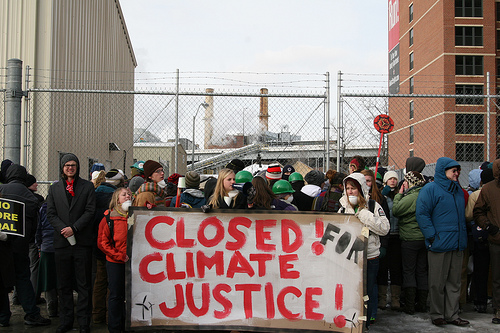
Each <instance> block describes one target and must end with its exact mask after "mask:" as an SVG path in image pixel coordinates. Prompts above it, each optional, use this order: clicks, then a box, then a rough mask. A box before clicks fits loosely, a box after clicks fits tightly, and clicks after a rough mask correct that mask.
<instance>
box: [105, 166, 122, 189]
mask: <svg viewBox="0 0 500 333" xmlns="http://www.w3.org/2000/svg"><path fill="white" fill-rule="evenodd" d="M122 180H123V175H122V174H121V173H120V171H118V169H111V170H109V171H108V173H107V174H106V183H109V184H112V185H115V186H116V185H118V184H120V181H122Z"/></svg>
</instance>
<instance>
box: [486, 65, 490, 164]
mask: <svg viewBox="0 0 500 333" xmlns="http://www.w3.org/2000/svg"><path fill="white" fill-rule="evenodd" d="M490 102H491V97H490V72H487V73H486V161H489V160H490V116H491V112H490Z"/></svg>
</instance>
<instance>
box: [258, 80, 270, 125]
mask: <svg viewBox="0 0 500 333" xmlns="http://www.w3.org/2000/svg"><path fill="white" fill-rule="evenodd" d="M260 94H261V95H267V88H261V89H260ZM268 118H269V110H268V106H267V97H264V96H263V97H261V98H260V114H259V123H260V130H261V131H263V132H267V131H268V130H269V126H268Z"/></svg>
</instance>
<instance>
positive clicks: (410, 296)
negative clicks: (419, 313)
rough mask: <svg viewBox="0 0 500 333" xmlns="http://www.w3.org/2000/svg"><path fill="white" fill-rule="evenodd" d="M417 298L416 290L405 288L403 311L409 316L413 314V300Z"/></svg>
mask: <svg viewBox="0 0 500 333" xmlns="http://www.w3.org/2000/svg"><path fill="white" fill-rule="evenodd" d="M416 297H417V288H415V287H409V288H405V306H404V308H403V311H404V312H405V313H407V314H409V315H412V314H415V298H416Z"/></svg>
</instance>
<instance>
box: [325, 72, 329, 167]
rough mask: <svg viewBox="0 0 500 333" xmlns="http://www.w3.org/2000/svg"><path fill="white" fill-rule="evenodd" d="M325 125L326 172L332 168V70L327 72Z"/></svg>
mask: <svg viewBox="0 0 500 333" xmlns="http://www.w3.org/2000/svg"><path fill="white" fill-rule="evenodd" d="M325 113H326V119H325V123H326V124H325V127H326V146H325V147H326V168H325V170H324V171H325V173H326V172H327V171H328V170H330V72H326V103H325Z"/></svg>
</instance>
